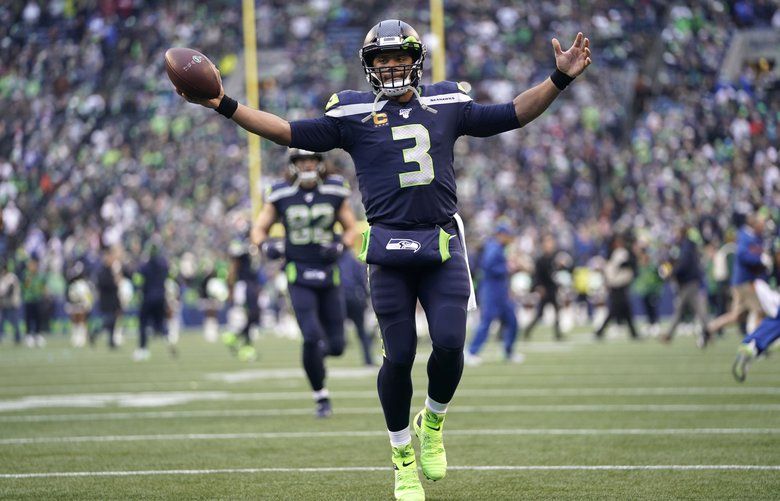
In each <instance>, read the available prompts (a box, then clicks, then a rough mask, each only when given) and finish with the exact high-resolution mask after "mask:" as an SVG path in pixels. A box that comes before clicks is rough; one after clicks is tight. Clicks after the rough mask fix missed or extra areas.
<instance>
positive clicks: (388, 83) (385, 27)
mask: <svg viewBox="0 0 780 501" xmlns="http://www.w3.org/2000/svg"><path fill="white" fill-rule="evenodd" d="M390 50H402V51H404V52H407V53H408V54H409V55H410V56H412V61H413V62H412V64H410V65H402V66H396V67H394V68H375V67H374V58H375V57H376V56H377V55H379V54H380V53H381V52H383V51H390ZM427 52H428V49H427V48H426V47H425V45H424V44H423V43H422V41H421V40H420V35H419V34H418V33H417V31H415V29H414V28H412V27H411V26H409V25H408V24H406V23H405V22H403V21H399V20H398V19H386V20H384V21H380V22H379V24H377V25H376V26H374V27H373V28H371V30H369V32H368V34H367V35H366V38H365V40H363V48H362V49H360V51H359V56H360V62H361V63H362V65H363V71H365V73H366V80H367V81H368V83H369V84H370V85H371V87H372V88H373V89H374V91H375V92H379V91H384V93H385V94H386V95H388V96H399V95H401V94H403V93H404V92H406V91H407V90H408V89H409V88H410V87H417V86H418V85H419V84H420V78H421V77H422V71H423V61H425V54H426V53H427Z"/></svg>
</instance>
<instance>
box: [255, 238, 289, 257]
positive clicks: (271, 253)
mask: <svg viewBox="0 0 780 501" xmlns="http://www.w3.org/2000/svg"><path fill="white" fill-rule="evenodd" d="M260 250H261V251H262V252H263V254H265V256H266V257H267V258H268V259H281V258H283V257H284V242H283V241H282V240H275V239H268V240H266V241H265V242H263V243H262V244H260Z"/></svg>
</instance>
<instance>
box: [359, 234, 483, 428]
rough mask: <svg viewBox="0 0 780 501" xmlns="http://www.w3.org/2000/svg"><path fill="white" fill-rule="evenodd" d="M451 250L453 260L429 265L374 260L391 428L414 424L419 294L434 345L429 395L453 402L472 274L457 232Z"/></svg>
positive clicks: (381, 386)
mask: <svg viewBox="0 0 780 501" xmlns="http://www.w3.org/2000/svg"><path fill="white" fill-rule="evenodd" d="M450 253H451V255H452V257H451V258H450V259H449V260H448V261H446V262H445V263H442V264H440V265H433V266H429V267H420V268H392V267H387V266H378V265H371V266H369V285H370V289H371V303H372V304H373V306H374V311H375V312H376V316H377V320H378V321H379V328H380V330H381V333H382V345H383V348H384V360H383V362H382V367H381V368H380V369H379V376H378V378H377V388H378V390H379V400H380V401H381V403H382V410H383V411H384V414H385V421H386V422H387V429H388V430H390V431H399V430H403V429H404V428H406V427H407V426H409V409H410V406H411V402H412V364H413V363H414V356H415V352H416V349H417V327H416V325H415V309H416V306H417V300H418V299H419V300H420V304H421V305H422V307H423V309H424V310H425V315H426V317H427V319H428V327H429V330H430V335H431V342H432V345H433V352H432V353H431V357H430V358H429V359H428V395H429V396H430V397H431V398H432V399H433V400H434V401H436V402H440V403H448V402H449V401H450V400H452V396H453V395H454V394H455V389H456V388H457V386H458V383H459V382H460V377H461V374H462V373H463V345H464V343H465V339H466V306H467V304H468V298H469V290H470V289H469V280H470V278H469V275H468V271H467V270H466V261H465V260H464V258H463V249H462V247H461V244H460V241H459V239H458V238H457V237H456V238H453V239H451V240H450Z"/></svg>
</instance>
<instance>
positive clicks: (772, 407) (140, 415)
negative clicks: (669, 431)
mask: <svg viewBox="0 0 780 501" xmlns="http://www.w3.org/2000/svg"><path fill="white" fill-rule="evenodd" d="M335 411H336V413H337V414H349V415H369V414H379V413H380V412H381V409H380V407H379V406H378V405H377V406H372V407H337V408H336V409H335ZM777 411H780V404H581V405H578V404H572V405H566V404H561V405H545V404H541V405H481V406H480V405H458V406H453V412H458V413H465V414H471V413H490V412H493V413H512V412H744V413H752V412H777ZM303 415H313V411H312V408H311V407H303V408H292V409H231V410H193V411H151V412H105V413H89V414H76V413H73V414H20V415H16V416H0V423H26V422H66V421H100V420H117V419H180V418H214V417H223V418H224V417H268V416H303Z"/></svg>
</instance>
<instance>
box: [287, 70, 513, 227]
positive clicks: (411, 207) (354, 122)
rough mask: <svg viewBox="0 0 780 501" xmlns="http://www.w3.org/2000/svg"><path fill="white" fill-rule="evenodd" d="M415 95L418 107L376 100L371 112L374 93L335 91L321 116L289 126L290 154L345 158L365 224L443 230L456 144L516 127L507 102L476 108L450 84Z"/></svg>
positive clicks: (451, 199)
mask: <svg viewBox="0 0 780 501" xmlns="http://www.w3.org/2000/svg"><path fill="white" fill-rule="evenodd" d="M419 90H420V100H417V99H416V98H414V97H413V98H412V100H411V101H409V102H408V103H399V102H396V101H391V100H387V99H382V100H380V101H378V102H377V103H376V105H374V104H373V103H374V98H375V97H376V96H375V94H374V93H373V92H357V91H342V92H339V93H338V94H334V95H333V96H332V97H331V98H330V100H329V101H328V104H327V105H326V107H325V115H324V116H322V117H320V118H315V119H308V120H296V121H293V122H291V123H290V126H291V130H292V141H291V144H290V146H291V147H295V148H302V149H306V150H309V151H328V150H331V149H333V148H342V149H344V150H345V151H347V152H348V153H349V154H350V155H351V156H352V160H353V162H354V163H355V171H356V173H357V179H358V186H359V188H360V193H361V196H362V199H363V206H364V207H365V209H366V217H367V218H368V222H369V223H371V224H375V223H382V224H386V225H391V226H399V227H421V226H431V225H434V224H439V225H443V224H446V223H447V222H449V221H450V220H451V218H452V216H453V215H454V214H455V212H456V211H457V203H458V199H457V193H456V187H455V171H454V169H453V165H452V163H453V154H454V153H453V147H454V144H455V141H456V140H457V139H458V138H459V137H460V136H463V135H469V136H478V137H486V136H492V135H494V134H499V133H501V132H505V131H508V130H512V129H516V128H518V127H520V124H519V122H518V121H517V115H516V113H515V109H514V105H513V104H512V103H506V104H497V105H480V104H478V103H475V102H473V101H472V100H471V98H470V97H469V96H468V94H467V93H466V92H464V90H463V89H462V88H461V86H460V85H459V84H457V83H455V82H440V83H437V84H434V85H427V86H422V87H421V88H420V89H419ZM422 104H425V105H426V106H428V107H430V108H432V109H434V110H436V113H432V112H431V111H428V110H426V109H424V108H423V107H422V106H421V105H422ZM372 110H374V111H375V112H376V114H375V115H373V116H371V113H372ZM366 117H368V119H366V120H364V119H365V118H366Z"/></svg>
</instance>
